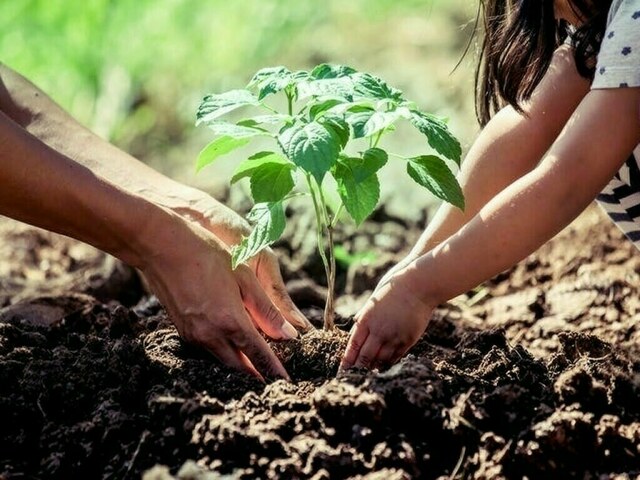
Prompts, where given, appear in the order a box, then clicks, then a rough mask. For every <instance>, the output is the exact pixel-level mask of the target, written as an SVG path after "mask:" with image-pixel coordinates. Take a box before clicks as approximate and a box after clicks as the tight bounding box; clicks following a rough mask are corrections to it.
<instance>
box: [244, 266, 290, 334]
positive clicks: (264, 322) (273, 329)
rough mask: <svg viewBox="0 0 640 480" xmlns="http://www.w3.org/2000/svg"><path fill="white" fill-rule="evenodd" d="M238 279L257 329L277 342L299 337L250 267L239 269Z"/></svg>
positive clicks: (245, 302) (245, 304) (246, 305)
mask: <svg viewBox="0 0 640 480" xmlns="http://www.w3.org/2000/svg"><path fill="white" fill-rule="evenodd" d="M236 277H237V279H238V286H239V287H240V295H241V296H242V302H243V303H244V306H245V308H246V309H247V311H248V312H249V315H250V316H251V319H252V321H253V323H254V324H255V325H256V327H258V328H260V330H262V331H263V332H264V333H266V334H267V335H268V336H269V337H271V338H274V339H277V340H291V339H293V338H296V337H297V336H298V331H297V330H296V329H295V328H294V327H293V325H291V324H290V323H289V322H288V321H287V320H285V318H284V316H283V315H282V313H280V311H279V310H278V309H277V308H276V307H275V305H274V304H273V303H272V302H271V300H270V299H269V297H268V296H267V294H266V293H265V291H264V290H263V289H262V286H261V285H260V284H259V283H258V280H257V279H256V277H255V275H254V274H253V272H252V271H251V270H249V268H248V267H246V266H244V265H242V266H240V267H238V269H237V270H236Z"/></svg>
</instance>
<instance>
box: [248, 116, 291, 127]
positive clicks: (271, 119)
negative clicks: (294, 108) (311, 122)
mask: <svg viewBox="0 0 640 480" xmlns="http://www.w3.org/2000/svg"><path fill="white" fill-rule="evenodd" d="M292 119H293V118H292V117H291V116H290V115H285V114H280V113H274V114H272V115H256V116H255V117H251V118H247V119H246V120H242V121H240V122H238V125H241V126H243V127H250V128H255V127H256V126H258V125H262V124H265V123H266V124H268V125H277V124H278V123H281V122H285V123H286V122H290V121H291V120H292Z"/></svg>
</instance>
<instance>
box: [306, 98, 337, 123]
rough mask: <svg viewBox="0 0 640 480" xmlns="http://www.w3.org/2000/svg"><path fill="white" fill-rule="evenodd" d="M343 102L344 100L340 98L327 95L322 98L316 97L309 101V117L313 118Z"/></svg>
mask: <svg viewBox="0 0 640 480" xmlns="http://www.w3.org/2000/svg"><path fill="white" fill-rule="evenodd" d="M342 104H344V100H343V99H341V98H333V97H327V98H324V99H318V100H317V101H311V102H310V105H311V106H310V107H309V117H310V118H311V119H312V120H314V119H315V118H317V117H318V116H319V115H321V114H323V113H325V112H327V111H329V110H331V109H332V108H334V107H336V106H337V105H342Z"/></svg>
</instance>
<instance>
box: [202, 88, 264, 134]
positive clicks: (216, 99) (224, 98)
mask: <svg viewBox="0 0 640 480" xmlns="http://www.w3.org/2000/svg"><path fill="white" fill-rule="evenodd" d="M248 105H253V106H257V105H260V102H259V101H258V99H257V98H256V97H255V96H254V95H253V94H252V93H251V92H250V91H248V90H230V91H228V92H225V93H220V94H217V95H207V96H206V97H204V99H203V100H202V103H201V104H200V107H199V108H198V112H197V113H196V125H200V124H201V123H203V122H211V121H213V120H215V119H216V118H219V117H221V116H222V115H224V114H226V113H229V112H231V111H233V110H235V109H237V108H240V107H244V106H248Z"/></svg>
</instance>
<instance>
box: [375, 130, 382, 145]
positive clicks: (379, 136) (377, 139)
mask: <svg viewBox="0 0 640 480" xmlns="http://www.w3.org/2000/svg"><path fill="white" fill-rule="evenodd" d="M383 133H384V130H380V132H378V136H377V137H376V141H375V142H373V148H376V147H377V146H378V143H380V139H381V138H382V134H383Z"/></svg>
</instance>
